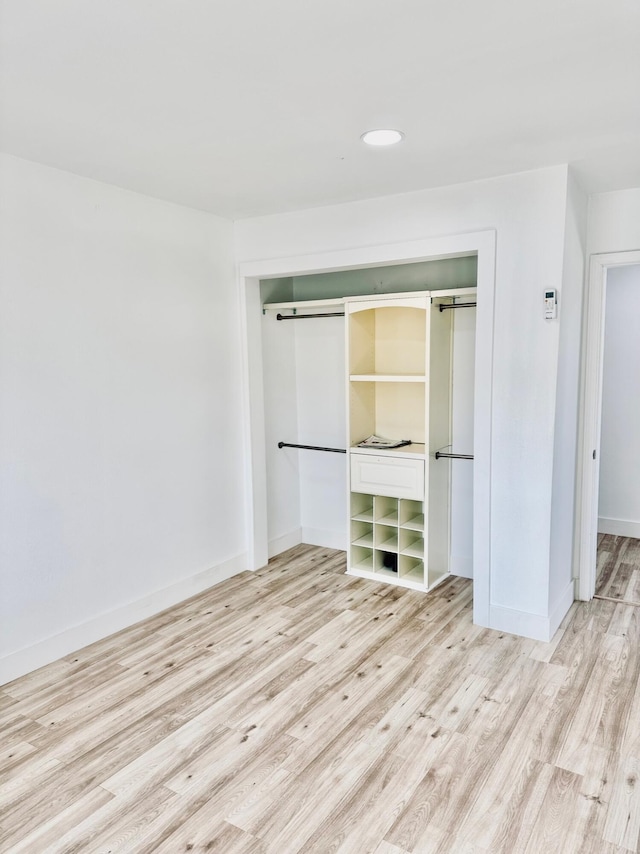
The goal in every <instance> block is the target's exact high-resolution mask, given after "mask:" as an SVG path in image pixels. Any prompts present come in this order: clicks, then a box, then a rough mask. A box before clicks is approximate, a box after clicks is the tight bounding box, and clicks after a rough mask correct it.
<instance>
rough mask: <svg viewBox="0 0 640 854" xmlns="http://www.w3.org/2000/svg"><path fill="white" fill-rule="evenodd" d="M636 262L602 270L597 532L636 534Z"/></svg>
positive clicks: (639, 498) (639, 398) (639, 313)
mask: <svg viewBox="0 0 640 854" xmlns="http://www.w3.org/2000/svg"><path fill="white" fill-rule="evenodd" d="M638 318H640V266H637V265H634V266H629V267H615V268H612V269H611V270H609V272H608V274H607V298H606V314H605V336H604V367H603V382H602V433H601V439H600V491H599V505H598V516H599V522H598V531H600V532H602V533H605V534H618V535H621V536H627V537H640V478H639V477H638V472H639V471H640V387H639V366H640V337H639V336H638V328H639V324H638Z"/></svg>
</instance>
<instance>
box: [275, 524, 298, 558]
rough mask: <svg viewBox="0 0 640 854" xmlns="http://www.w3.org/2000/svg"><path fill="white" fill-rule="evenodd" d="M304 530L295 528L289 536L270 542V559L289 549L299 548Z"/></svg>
mask: <svg viewBox="0 0 640 854" xmlns="http://www.w3.org/2000/svg"><path fill="white" fill-rule="evenodd" d="M302 541H303V540H302V528H294V530H293V531H289V533H288V534H283V535H282V536H281V537H275V538H274V539H273V540H269V545H268V551H267V554H268V555H269V558H272V557H275V556H276V555H279V554H281V553H282V552H286V550H287V549H292V548H293V547H294V546H299V545H300V543H301V542H302Z"/></svg>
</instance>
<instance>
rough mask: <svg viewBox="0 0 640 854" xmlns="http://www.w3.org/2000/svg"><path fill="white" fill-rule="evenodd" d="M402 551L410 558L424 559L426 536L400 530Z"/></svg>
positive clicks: (416, 532)
mask: <svg viewBox="0 0 640 854" xmlns="http://www.w3.org/2000/svg"><path fill="white" fill-rule="evenodd" d="M400 551H401V553H402V554H403V555H408V556H409V557H416V558H420V559H423V558H424V536H423V535H422V534H421V533H420V532H419V531H411V530H409V529H407V528H401V529H400Z"/></svg>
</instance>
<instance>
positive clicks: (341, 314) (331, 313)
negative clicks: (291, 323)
mask: <svg viewBox="0 0 640 854" xmlns="http://www.w3.org/2000/svg"><path fill="white" fill-rule="evenodd" d="M307 317H344V311H327V312H324V313H322V312H321V313H320V314H280V313H278V314H276V320H304V319H305V318H307Z"/></svg>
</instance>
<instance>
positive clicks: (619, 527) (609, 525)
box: [598, 516, 640, 540]
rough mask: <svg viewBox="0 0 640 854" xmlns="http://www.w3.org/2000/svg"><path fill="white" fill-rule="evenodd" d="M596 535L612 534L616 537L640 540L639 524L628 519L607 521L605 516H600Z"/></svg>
mask: <svg viewBox="0 0 640 854" xmlns="http://www.w3.org/2000/svg"><path fill="white" fill-rule="evenodd" d="M598 533H599V534H613V535H614V536H616V537H634V538H635V539H636V540H640V522H632V521H631V520H630V519H607V518H606V516H600V518H599V519H598Z"/></svg>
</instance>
